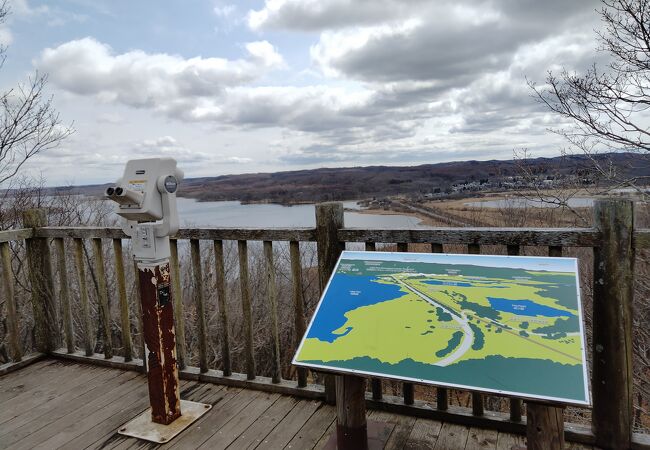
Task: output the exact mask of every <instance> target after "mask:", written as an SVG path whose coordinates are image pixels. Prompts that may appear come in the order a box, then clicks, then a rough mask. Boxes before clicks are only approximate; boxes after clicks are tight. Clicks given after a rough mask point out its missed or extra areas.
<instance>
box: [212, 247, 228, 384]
mask: <svg viewBox="0 0 650 450" xmlns="http://www.w3.org/2000/svg"><path fill="white" fill-rule="evenodd" d="M213 246H214V270H215V275H216V282H217V302H218V304H219V340H220V341H221V370H222V371H223V376H225V377H228V376H230V375H231V374H232V368H231V364H230V331H229V330H230V329H229V325H228V307H227V304H228V299H227V297H226V292H227V289H226V268H225V263H224V254H223V241H220V240H217V241H214V242H213Z"/></svg>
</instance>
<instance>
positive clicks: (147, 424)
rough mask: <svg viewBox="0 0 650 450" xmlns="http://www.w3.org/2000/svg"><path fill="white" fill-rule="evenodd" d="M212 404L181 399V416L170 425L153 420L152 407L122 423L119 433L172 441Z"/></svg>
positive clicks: (155, 440) (160, 440) (161, 441)
mask: <svg viewBox="0 0 650 450" xmlns="http://www.w3.org/2000/svg"><path fill="white" fill-rule="evenodd" d="M210 408H212V405H208V404H205V403H197V402H191V401H189V400H181V414H182V415H181V416H180V417H179V418H178V419H176V420H174V421H173V422H172V423H170V424H169V425H163V424H160V423H155V422H152V421H151V408H147V410H146V411H144V412H143V413H142V414H140V415H139V416H137V417H136V418H134V419H132V420H131V421H130V422H127V423H126V424H124V425H122V426H121V427H120V429H119V430H118V433H119V434H123V435H124V436H130V437H134V438H138V439H144V440H145V441H150V442H155V443H157V444H164V443H166V442H169V441H171V440H172V439H173V438H174V437H175V436H176V435H177V434H178V433H180V432H181V431H183V430H184V429H185V428H187V427H188V426H190V425H191V424H192V423H194V422H195V421H196V420H197V419H198V418H199V417H201V416H202V415H203V414H205V413H206V412H208V411H210Z"/></svg>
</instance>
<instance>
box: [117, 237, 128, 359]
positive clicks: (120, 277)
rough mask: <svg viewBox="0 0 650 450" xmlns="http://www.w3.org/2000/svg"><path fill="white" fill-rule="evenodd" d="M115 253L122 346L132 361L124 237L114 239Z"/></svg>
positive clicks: (125, 357) (125, 354) (126, 355)
mask: <svg viewBox="0 0 650 450" xmlns="http://www.w3.org/2000/svg"><path fill="white" fill-rule="evenodd" d="M113 255H114V256H115V278H116V279H117V296H118V299H119V303H120V325H121V328H122V346H123V347H124V350H123V352H124V360H125V361H131V360H132V359H133V344H132V342H131V319H130V317H129V303H128V300H127V298H126V278H125V275H124V256H123V254H122V239H113Z"/></svg>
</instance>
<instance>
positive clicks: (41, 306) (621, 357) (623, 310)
mask: <svg viewBox="0 0 650 450" xmlns="http://www.w3.org/2000/svg"><path fill="white" fill-rule="evenodd" d="M595 211H596V212H595V223H594V226H593V227H592V228H574V229H566V228H563V229H548V228H511V229H504V228H435V229H417V230H388V229H354V228H346V227H345V226H344V221H343V208H342V206H341V205H340V204H337V203H330V204H323V205H318V207H317V208H316V227H314V228H299V229H293V228H292V229H226V228H192V229H182V230H180V231H179V233H178V235H177V236H175V238H174V239H173V240H172V248H171V250H172V251H171V267H172V287H173V292H180V290H181V279H180V274H181V271H180V261H179V259H180V258H179V243H180V242H186V241H189V249H190V264H191V269H192V271H191V272H192V277H193V283H192V285H193V291H192V297H193V301H194V306H195V311H196V315H197V317H196V333H197V336H196V341H197V347H198V358H197V359H196V360H197V361H198V366H196V367H195V366H191V365H189V364H188V362H189V357H188V350H187V343H186V342H185V331H184V330H185V325H186V324H185V323H184V321H183V320H182V318H183V317H184V314H183V308H184V305H183V302H182V301H181V296H180V295H176V296H175V299H174V300H175V303H174V309H175V317H176V330H177V350H178V352H177V355H178V364H179V368H180V376H181V377H182V378H187V379H194V380H202V381H206V382H215V383H220V384H226V385H231V386H239V387H247V388H253V389H262V390H267V391H273V392H280V393H285V394H291V395H295V396H302V397H308V398H315V399H324V400H326V401H329V402H333V401H334V399H335V395H334V391H333V389H334V383H333V379H332V378H333V376H325V377H322V376H321V377H319V378H318V379H319V380H323V384H310V383H309V381H313V380H314V378H311V379H310V375H309V373H308V371H307V370H306V369H302V368H301V369H297V370H296V371H295V376H294V377H293V378H294V379H292V380H288V379H283V378H282V374H283V373H289V372H288V370H286V369H287V368H286V367H285V368H284V369H285V370H284V371H283V367H282V365H281V358H280V355H281V354H293V352H294V350H295V346H296V345H297V339H299V338H300V337H301V336H302V335H303V334H304V331H305V321H306V317H305V312H304V303H303V298H302V293H303V286H302V278H303V277H302V272H303V271H304V270H307V269H308V270H311V268H306V267H304V265H303V263H302V262H301V245H311V246H313V245H315V246H316V251H317V255H318V280H319V283H320V288H321V290H322V288H323V287H324V286H325V284H326V282H327V280H328V278H329V276H330V273H331V271H332V270H333V267H334V264H335V263H336V260H337V258H338V256H339V254H340V252H341V251H342V250H343V249H344V248H345V245H346V243H359V244H357V245H361V246H365V249H366V250H367V251H374V250H376V249H379V248H380V247H379V246H380V245H384V244H390V245H394V246H395V248H396V249H397V251H409V244H426V246H425V250H428V251H431V252H436V253H441V252H443V251H444V250H445V246H449V245H456V246H457V245H462V246H466V249H467V252H468V253H475V254H478V253H481V252H484V246H488V245H489V246H493V245H499V246H505V249H504V250H506V252H507V254H509V255H518V254H520V252H521V250H522V248H523V247H524V246H526V247H528V246H534V247H545V248H548V250H547V253H548V254H549V255H550V256H562V255H563V254H564V248H566V247H583V248H587V249H593V258H594V271H595V273H594V281H593V295H594V300H593V341H594V342H593V348H594V351H595V352H596V353H597V354H598V357H597V358H593V359H594V362H592V380H591V386H592V392H593V410H592V426H591V428H589V427H584V426H582V427H581V426H576V425H572V424H565V436H566V439H567V440H569V441H574V442H580V443H585V444H589V445H597V446H599V447H602V448H628V447H631V448H643V449H650V435H645V434H633V433H632V432H631V427H632V412H633V411H632V409H633V403H632V395H631V392H632V383H633V380H632V350H631V348H632V345H631V339H632V335H631V330H632V316H631V314H632V312H631V311H632V303H633V282H634V270H633V263H634V253H635V250H640V249H648V248H650V229H636V230H635V229H634V226H633V205H632V203H631V202H628V201H621V200H616V201H614V200H612V201H610V200H607V201H601V202H598V204H597V206H596V208H595ZM24 226H25V228H24V229H18V230H9V231H0V266H1V267H0V268H1V271H0V274H1V277H0V280H1V284H2V285H1V289H0V297H2V298H4V300H5V305H6V308H5V310H6V315H7V317H6V319H7V331H8V338H7V342H8V347H9V349H10V355H11V358H12V360H13V363H11V364H9V365H7V366H6V367H4V368H1V367H0V374H2V373H3V371H5V372H6V371H7V370H10V367H9V366H11V367H19V366H20V365H21V364H24V363H25V358H26V357H25V356H23V355H24V354H25V349H22V348H21V342H20V339H19V336H18V334H19V332H18V330H19V327H20V324H19V321H20V320H21V318H20V317H19V314H18V312H17V307H16V300H15V296H16V294H15V289H14V281H15V280H14V273H13V270H12V257H11V245H14V246H17V245H18V244H22V243H24V244H25V246H24V247H25V249H26V257H27V261H28V268H29V289H30V290H31V302H32V307H33V315H34V330H35V335H36V339H35V350H37V351H38V352H40V353H41V354H49V355H55V356H57V357H62V358H70V359H74V360H78V361H91V362H93V363H98V364H105V365H110V366H114V367H121V368H125V369H131V370H142V369H143V367H144V364H145V361H144V360H143V359H138V358H136V357H135V352H134V351H132V347H133V342H132V341H133V338H132V336H131V331H130V330H131V326H132V324H133V323H134V322H135V323H137V322H138V321H139V320H140V318H139V317H133V314H131V313H130V308H129V306H130V305H129V299H128V296H127V283H126V278H125V272H126V270H133V267H129V266H128V265H127V266H125V264H124V261H125V260H127V258H125V256H124V254H123V253H124V252H123V248H122V246H123V242H124V240H125V239H127V236H126V235H124V234H123V232H122V231H121V230H120V229H119V228H98V227H94V228H93V227H83V228H74V227H48V226H47V224H46V217H45V212H44V211H36V210H35V211H29V212H27V213H26V214H25V217H24ZM87 241H90V242H91V244H92V245H91V248H92V258H89V257H88V255H84V251H85V242H87ZM109 241H110V245H111V247H112V256H113V259H112V263H113V264H114V270H115V280H116V283H115V285H114V286H113V285H111V286H107V283H106V274H105V265H106V261H104V255H105V254H110V253H109V252H106V249H105V248H104V247H105V246H106V245H107V244H108V243H109ZM224 241H236V242H237V252H238V253H237V255H238V256H237V258H238V269H237V270H238V278H239V289H240V294H241V305H240V306H241V311H242V320H243V322H242V327H243V330H244V333H243V336H244V340H245V342H244V349H243V359H244V360H245V364H243V367H245V370H244V372H245V373H237V372H234V371H233V359H232V344H233V342H232V338H231V337H230V336H229V332H228V330H229V329H230V327H229V321H230V320H231V318H229V316H228V314H227V310H228V308H227V307H226V306H227V305H229V304H230V303H229V302H230V299H229V298H228V297H227V293H228V292H227V289H226V273H225V272H226V270H225V259H224V258H225V257H224ZM251 241H260V242H261V243H262V250H263V252H262V255H263V259H262V260H263V264H264V270H265V274H266V277H265V283H266V290H265V291H266V295H267V296H268V298H267V301H268V307H269V311H270V316H271V317H270V326H269V327H268V328H267V329H264V330H253V321H252V311H251V300H252V293H251V290H250V289H251V288H250V284H249V259H248V258H249V256H248V253H249V252H248V250H249V242H251ZM279 242H284V244H282V245H284V246H288V249H289V256H290V265H289V270H290V276H291V283H292V286H291V295H292V302H291V304H292V305H293V311H292V316H293V324H292V326H293V328H294V335H295V336H296V341H295V342H293V347H292V348H281V344H280V337H279V333H278V329H279V322H278V320H279V319H278V306H277V305H278V298H277V296H278V294H277V292H278V291H277V289H276V285H275V283H276V266H277V264H276V261H275V256H274V251H273V249H274V245H276V246H277V245H278V243H279ZM66 243H67V248H68V249H72V251H73V258H71V259H70V261H72V263H73V265H74V267H75V270H74V272H73V273H68V272H67V271H66V270H58V278H57V279H56V280H55V279H54V273H53V270H52V262H53V261H54V262H56V266H57V267H59V268H61V267H68V266H70V265H71V264H70V263H69V262H68V257H67V255H66ZM305 243H311V244H305ZM51 244H53V245H51ZM206 244H209V246H210V247H211V249H212V254H213V255H214V262H213V263H212V264H211V266H210V270H213V271H214V273H213V274H214V279H215V282H216V297H217V304H216V310H218V318H217V321H218V323H219V327H218V328H219V332H218V335H217V336H209V335H208V329H207V325H206V296H205V292H204V287H203V278H204V273H203V270H204V264H203V262H202V258H201V246H202V245H203V246H204V248H205V246H206ZM256 245H258V244H256ZM52 247H53V249H54V255H52V254H51V251H52V250H51V249H52ZM421 248H422V246H420V249H421ZM91 261H92V264H93V266H92V268H91V267H89V264H90V263H91ZM87 269H92V270H93V272H94V278H93V280H95V281H94V282H95V283H96V291H97V309H98V312H99V316H100V323H101V324H102V327H101V329H100V330H99V332H100V333H101V334H103V336H102V341H103V354H100V355H98V354H95V353H94V345H93V342H94V329H93V322H92V321H91V314H90V309H91V305H90V300H89V295H88V292H89V287H88V286H87V283H86V279H87V272H86V271H87ZM74 279H76V282H77V283H78V284H77V285H78V287H79V298H78V302H77V303H78V305H79V308H80V310H79V312H78V314H79V315H80V317H81V320H80V321H79V323H80V324H81V328H82V332H81V333H77V335H81V339H80V340H75V333H74V327H73V321H72V316H73V314H72V311H71V304H72V302H71V293H70V290H69V288H68V287H69V286H70V285H71V282H72V281H74ZM55 286H58V289H57V290H56V292H55ZM109 289H110V290H111V291H112V294H111V295H112V296H113V297H116V298H117V299H118V302H117V304H118V305H119V321H118V322H119V323H120V326H121V332H122V334H121V335H122V347H123V350H122V352H121V353H122V354H121V355H120V356H116V355H115V354H114V353H115V352H114V349H113V347H112V345H111V330H110V329H109V326H110V323H111V316H110V312H109V309H108V293H109ZM136 291H137V290H136ZM134 301H135V300H132V302H134ZM135 303H136V305H135V306H136V307H137V306H138V304H139V302H137V301H135ZM211 306H214V305H211ZM59 311H60V312H61V320H60V323H62V326H61V330H60V329H59V326H58V323H59V320H58V319H57V317H58V314H59ZM285 325H286V324H285ZM96 328H97V327H95V329H96ZM140 329H141V328H140ZM255 333H270V337H271V342H272V352H271V354H272V370H271V374H270V376H269V377H265V376H260V374H259V373H258V372H257V370H256V365H255V354H254V349H255V347H254V334H255ZM209 340H212V341H214V340H217V341H218V343H219V349H220V353H221V358H220V361H221V364H220V367H218V368H215V367H210V366H209V364H208V355H207V348H208V341H209ZM78 349H81V350H78ZM27 350H30V349H27ZM139 354H140V356H141V355H142V354H143V351H142V349H140V351H139ZM32 358H33V357H32ZM28 359H29V358H27V360H28ZM21 361H23V362H21ZM370 386H371V392H369V393H368V396H367V403H368V406H369V407H371V408H378V409H385V410H390V411H394V412H400V413H405V414H411V415H415V416H418V417H428V418H434V419H438V420H444V421H450V422H456V423H461V424H465V425H471V426H477V427H487V428H495V429H499V430H503V431H507V432H514V433H521V434H524V433H525V430H526V425H525V417H522V403H521V400H520V399H516V398H513V399H510V411H509V413H503V412H495V411H486V410H485V409H484V404H485V403H484V398H483V396H482V395H481V394H478V393H472V407H471V408H463V407H460V406H454V405H450V402H449V395H448V392H447V390H446V389H442V388H439V389H436V393H435V398H436V399H437V402H435V406H434V407H432V406H431V405H430V404H429V403H427V402H423V401H420V400H418V399H417V398H416V395H415V393H416V390H415V389H414V386H413V384H411V383H403V396H402V397H401V398H398V397H395V396H389V395H385V394H384V391H383V389H382V381H381V380H379V379H372V380H371V384H370ZM431 389H433V388H431ZM432 404H433V402H432Z"/></svg>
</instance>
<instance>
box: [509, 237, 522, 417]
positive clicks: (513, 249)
mask: <svg viewBox="0 0 650 450" xmlns="http://www.w3.org/2000/svg"><path fill="white" fill-rule="evenodd" d="M507 249H508V256H518V255H519V252H520V248H519V246H518V245H508V247H507ZM510 420H511V421H513V422H521V400H520V399H518V398H510Z"/></svg>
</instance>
